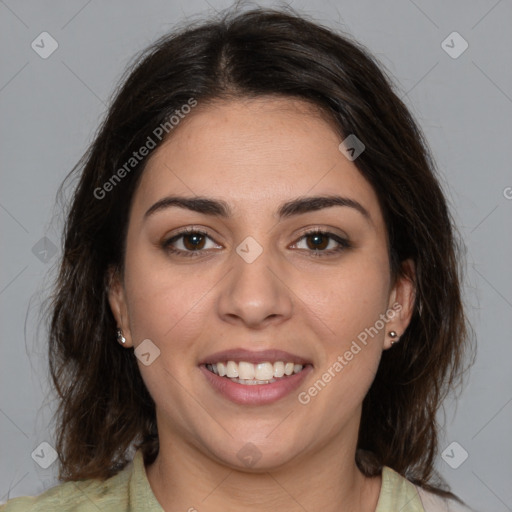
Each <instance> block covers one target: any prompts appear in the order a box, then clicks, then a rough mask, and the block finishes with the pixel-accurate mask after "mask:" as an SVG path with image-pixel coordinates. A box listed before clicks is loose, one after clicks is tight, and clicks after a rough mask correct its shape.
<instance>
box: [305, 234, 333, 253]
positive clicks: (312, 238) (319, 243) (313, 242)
mask: <svg viewBox="0 0 512 512" xmlns="http://www.w3.org/2000/svg"><path fill="white" fill-rule="evenodd" d="M305 238H306V240H307V242H306V243H307V246H308V249H311V250H316V249H325V248H326V247H327V246H328V245H329V238H330V237H329V236H326V234H325V233H313V234H310V235H307V236H306V237H305Z"/></svg>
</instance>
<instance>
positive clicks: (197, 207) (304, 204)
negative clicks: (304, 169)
mask: <svg viewBox="0 0 512 512" xmlns="http://www.w3.org/2000/svg"><path fill="white" fill-rule="evenodd" d="M332 206H346V207H349V208H353V209H354V210H356V211H358V212H359V213H360V214H361V215H363V217H365V218H366V220H367V221H369V222H370V223H372V218H371V216H370V213H369V212H368V210H367V209H366V208H365V207H364V206H363V205H362V204H361V203H359V202H358V201H356V200H354V199H350V198H349V197H342V196H337V195H328V196H309V197H298V198H296V199H293V200H291V201H287V202H285V203H283V204H282V205H281V206H280V207H279V209H278V210H277V216H278V217H279V219H286V218H289V217H292V216H294V215H300V214H303V213H308V212H313V211H317V210H322V209H324V208H330V207H332ZM171 207H177V208H183V209H186V210H191V211H194V212H198V213H202V214H204V215H212V216H214V217H222V218H230V217H233V216H234V215H233V212H232V210H231V208H230V206H229V205H228V203H226V202H225V201H223V200H221V199H212V198H208V197H201V196H199V197H181V196H168V197H164V198H162V199H160V200H159V201H157V202H156V203H155V204H154V205H153V206H151V207H150V208H149V209H148V210H147V211H146V213H145V214H144V218H145V219H147V218H148V217H150V216H151V215H153V214H154V213H156V212H159V211H162V210H165V209H167V208H171Z"/></svg>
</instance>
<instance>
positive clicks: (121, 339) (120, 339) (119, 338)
mask: <svg viewBox="0 0 512 512" xmlns="http://www.w3.org/2000/svg"><path fill="white" fill-rule="evenodd" d="M117 341H118V342H119V343H120V344H121V345H124V344H125V343H126V338H125V337H124V336H123V331H122V330H121V329H117Z"/></svg>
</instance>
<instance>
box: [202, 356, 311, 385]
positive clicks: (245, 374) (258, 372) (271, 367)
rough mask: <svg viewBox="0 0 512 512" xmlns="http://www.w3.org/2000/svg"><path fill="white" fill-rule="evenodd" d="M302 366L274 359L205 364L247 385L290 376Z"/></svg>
mask: <svg viewBox="0 0 512 512" xmlns="http://www.w3.org/2000/svg"><path fill="white" fill-rule="evenodd" d="M303 367H304V366H303V365H302V364H295V363H293V362H288V363H284V362H283V361H276V362H275V363H274V364H272V363H270V362H265V363H258V364H253V363H249V362H247V361H240V362H238V363H237V362H235V361H227V362H225V363H224V362H218V363H216V364H208V365H207V368H208V370H210V371H211V372H213V373H215V374H216V375H219V376H220V377H229V378H230V379H232V380H233V381H234V382H238V383H241V384H248V385H254V384H268V383H271V382H275V381H276V379H279V378H281V377H284V376H285V375H286V376H290V375H292V374H294V373H299V372H301V371H302V369H303Z"/></svg>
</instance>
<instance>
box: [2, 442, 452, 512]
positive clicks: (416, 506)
mask: <svg viewBox="0 0 512 512" xmlns="http://www.w3.org/2000/svg"><path fill="white" fill-rule="evenodd" d="M199 508H200V507H199ZM192 509H193V507H192ZM50 510H51V511H52V512H53V511H55V512H71V511H72V512H98V511H100V512H135V511H137V512H139V511H144V512H163V510H164V509H163V508H162V506H161V505H160V504H159V503H158V501H157V500H156V498H155V495H154V494H153V491H152V490H151V486H150V485H149V482H148V479H147V476H146V470H145V467H144V460H143V457H142V452H141V451H140V450H139V451H137V452H136V454H135V456H134V459H133V462H131V463H130V464H128V465H127V466H126V467H125V468H124V469H123V470H122V471H120V472H119V473H118V474H117V475H115V476H113V477H112V478H109V479H108V480H105V481H101V480H95V479H91V480H79V481H73V482H65V483H62V484H59V485H56V486H55V487H52V488H50V489H48V490H47V491H45V492H44V493H42V494H41V495H39V496H35V497H21V498H14V499H12V500H10V501H8V502H7V503H6V504H4V505H0V512H43V511H44V512H48V511H50ZM398 510H399V511H400V512H427V511H426V510H425V508H424V507H423V505H422V500H421V498H420V494H418V489H417V488H416V487H415V486H414V485H413V484H412V483H411V482H409V481H408V480H406V479H405V478H403V477H402V476H400V475H399V474H398V473H396V472H395V471H393V470H392V469H390V468H388V467H386V466H385V467H384V468H383V470H382V487H381V491H380V495H379V500H378V504H377V508H376V510H375V512H396V511H398ZM438 510H443V509H438ZM446 510H451V509H448V508H446Z"/></svg>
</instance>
